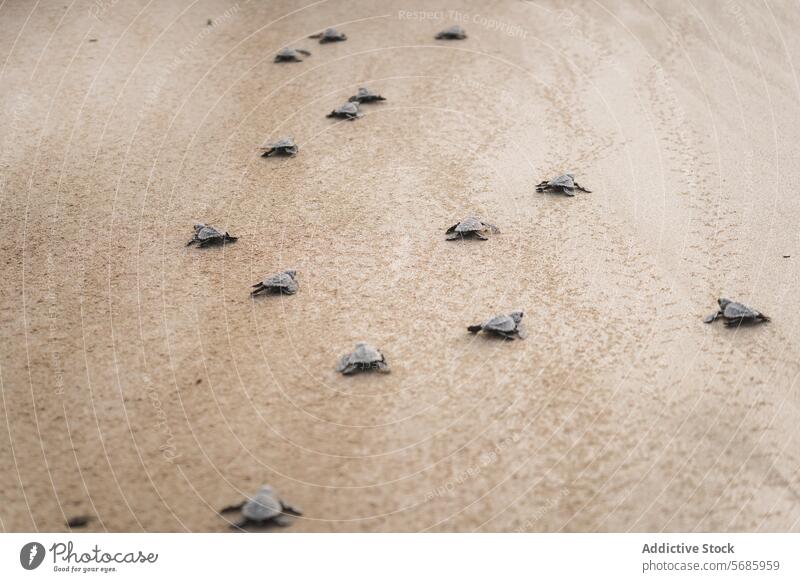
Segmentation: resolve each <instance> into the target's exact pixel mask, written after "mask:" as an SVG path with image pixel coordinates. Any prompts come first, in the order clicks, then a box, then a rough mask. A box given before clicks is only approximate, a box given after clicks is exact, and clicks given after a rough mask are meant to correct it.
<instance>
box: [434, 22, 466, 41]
mask: <svg viewBox="0 0 800 582" xmlns="http://www.w3.org/2000/svg"><path fill="white" fill-rule="evenodd" d="M465 38H467V33H466V31H465V30H464V29H463V28H461V27H460V26H459V25H457V24H454V25H453V26H451V27H450V28H445V29H444V30H443V31H441V32H440V33H439V34H437V35H436V40H462V39H465Z"/></svg>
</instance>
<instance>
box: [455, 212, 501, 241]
mask: <svg viewBox="0 0 800 582" xmlns="http://www.w3.org/2000/svg"><path fill="white" fill-rule="evenodd" d="M487 232H492V233H495V234H497V233H499V232H500V229H499V228H497V227H496V226H495V225H493V224H489V223H488V222H483V221H482V220H481V219H480V218H475V217H474V216H468V217H467V218H465V219H464V220H462V221H461V222H459V223H458V224H454V225H453V226H451V227H450V228H448V229H447V230H446V231H445V239H446V240H456V239H458V238H469V237H475V238H477V239H479V240H489V239H488V238H487V237H486V233H487Z"/></svg>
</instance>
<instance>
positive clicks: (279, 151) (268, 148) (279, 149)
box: [259, 136, 299, 158]
mask: <svg viewBox="0 0 800 582" xmlns="http://www.w3.org/2000/svg"><path fill="white" fill-rule="evenodd" d="M259 149H261V150H262V151H263V152H264V153H262V154H261V157H262V158H269V157H272V156H276V155H277V156H291V157H294V156H296V155H297V150H298V149H299V148H298V147H297V144H296V143H294V138H293V137H292V136H288V137H282V138H281V139H279V140H278V141H276V142H272V143H270V142H266V143H265V144H264V145H262V146H261V147H260V148H259Z"/></svg>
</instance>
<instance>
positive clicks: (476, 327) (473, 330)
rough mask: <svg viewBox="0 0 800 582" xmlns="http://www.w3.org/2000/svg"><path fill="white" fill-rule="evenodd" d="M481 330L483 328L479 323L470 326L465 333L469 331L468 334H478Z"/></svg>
mask: <svg viewBox="0 0 800 582" xmlns="http://www.w3.org/2000/svg"><path fill="white" fill-rule="evenodd" d="M482 329H483V326H482V325H481V324H480V323H479V324H477V325H470V326H469V327H467V331H469V332H470V333H478V332H479V331H480V330H482Z"/></svg>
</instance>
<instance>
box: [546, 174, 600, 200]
mask: <svg viewBox="0 0 800 582" xmlns="http://www.w3.org/2000/svg"><path fill="white" fill-rule="evenodd" d="M575 190H580V191H581V192H587V193H591V190H587V189H586V188H584V187H583V186H581V185H580V184H578V183H577V182H576V181H575V176H573V175H572V174H561V175H560V176H556V177H555V178H553V179H552V180H549V181H548V180H545V181H544V182H539V183H538V184H537V185H536V191H537V192H561V193H562V194H566V195H567V196H575Z"/></svg>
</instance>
